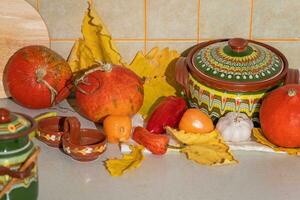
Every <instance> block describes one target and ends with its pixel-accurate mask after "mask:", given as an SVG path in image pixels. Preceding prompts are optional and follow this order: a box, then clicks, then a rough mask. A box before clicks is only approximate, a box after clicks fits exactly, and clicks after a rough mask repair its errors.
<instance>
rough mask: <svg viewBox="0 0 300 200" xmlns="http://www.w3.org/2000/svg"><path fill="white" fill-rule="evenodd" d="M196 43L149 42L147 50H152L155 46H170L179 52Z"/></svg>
mask: <svg viewBox="0 0 300 200" xmlns="http://www.w3.org/2000/svg"><path fill="white" fill-rule="evenodd" d="M195 44H196V41H195V42H148V44H147V50H148V51H150V50H151V49H152V48H154V47H160V48H161V49H163V48H166V47H169V49H170V50H176V51H178V53H180V54H181V53H183V52H184V51H186V50H187V49H189V48H191V47H192V46H194V45H195Z"/></svg>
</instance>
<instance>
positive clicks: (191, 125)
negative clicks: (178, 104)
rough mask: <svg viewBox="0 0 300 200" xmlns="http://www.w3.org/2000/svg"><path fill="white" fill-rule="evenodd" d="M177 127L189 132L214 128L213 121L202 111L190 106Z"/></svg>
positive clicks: (209, 130) (201, 131) (207, 130)
mask: <svg viewBox="0 0 300 200" xmlns="http://www.w3.org/2000/svg"><path fill="white" fill-rule="evenodd" d="M178 128H179V129H180V130H184V131H185V132H190V133H209V132H211V131H213V130H214V124H213V121H212V120H211V119H210V117H209V116H208V115H207V114H205V113H204V112H202V111H200V110H199V109H196V108H190V109H187V110H186V111H185V113H184V114H183V116H182V118H181V120H180V122H179V126H178Z"/></svg>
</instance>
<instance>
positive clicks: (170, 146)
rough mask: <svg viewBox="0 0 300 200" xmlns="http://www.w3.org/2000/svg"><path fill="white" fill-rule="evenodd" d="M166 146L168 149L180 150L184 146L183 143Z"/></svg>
mask: <svg viewBox="0 0 300 200" xmlns="http://www.w3.org/2000/svg"><path fill="white" fill-rule="evenodd" d="M168 148H169V149H176V150H181V149H183V148H184V145H181V146H174V145H170V144H168Z"/></svg>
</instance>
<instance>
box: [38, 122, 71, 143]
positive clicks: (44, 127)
mask: <svg viewBox="0 0 300 200" xmlns="http://www.w3.org/2000/svg"><path fill="white" fill-rule="evenodd" d="M65 118H66V117H61V116H55V117H48V118H44V119H41V120H40V121H39V122H38V128H37V138H38V139H39V140H41V141H42V142H44V143H45V144H47V145H49V146H51V147H56V148H59V147H61V138H62V135H63V133H64V131H63V127H64V121H65Z"/></svg>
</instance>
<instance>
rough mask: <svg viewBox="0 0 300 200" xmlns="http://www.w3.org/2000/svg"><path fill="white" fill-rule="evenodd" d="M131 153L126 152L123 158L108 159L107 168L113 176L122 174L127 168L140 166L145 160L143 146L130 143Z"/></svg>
mask: <svg viewBox="0 0 300 200" xmlns="http://www.w3.org/2000/svg"><path fill="white" fill-rule="evenodd" d="M129 148H130V149H131V153H129V154H124V155H123V157H122V158H121V159H108V160H106V161H105V166H106V169H107V170H108V171H109V173H110V175H111V176H121V175H123V173H124V172H125V171H127V170H130V169H134V168H138V167H139V166H140V165H141V162H142V160H144V155H143V150H144V147H142V146H140V145H139V146H135V145H129Z"/></svg>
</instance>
